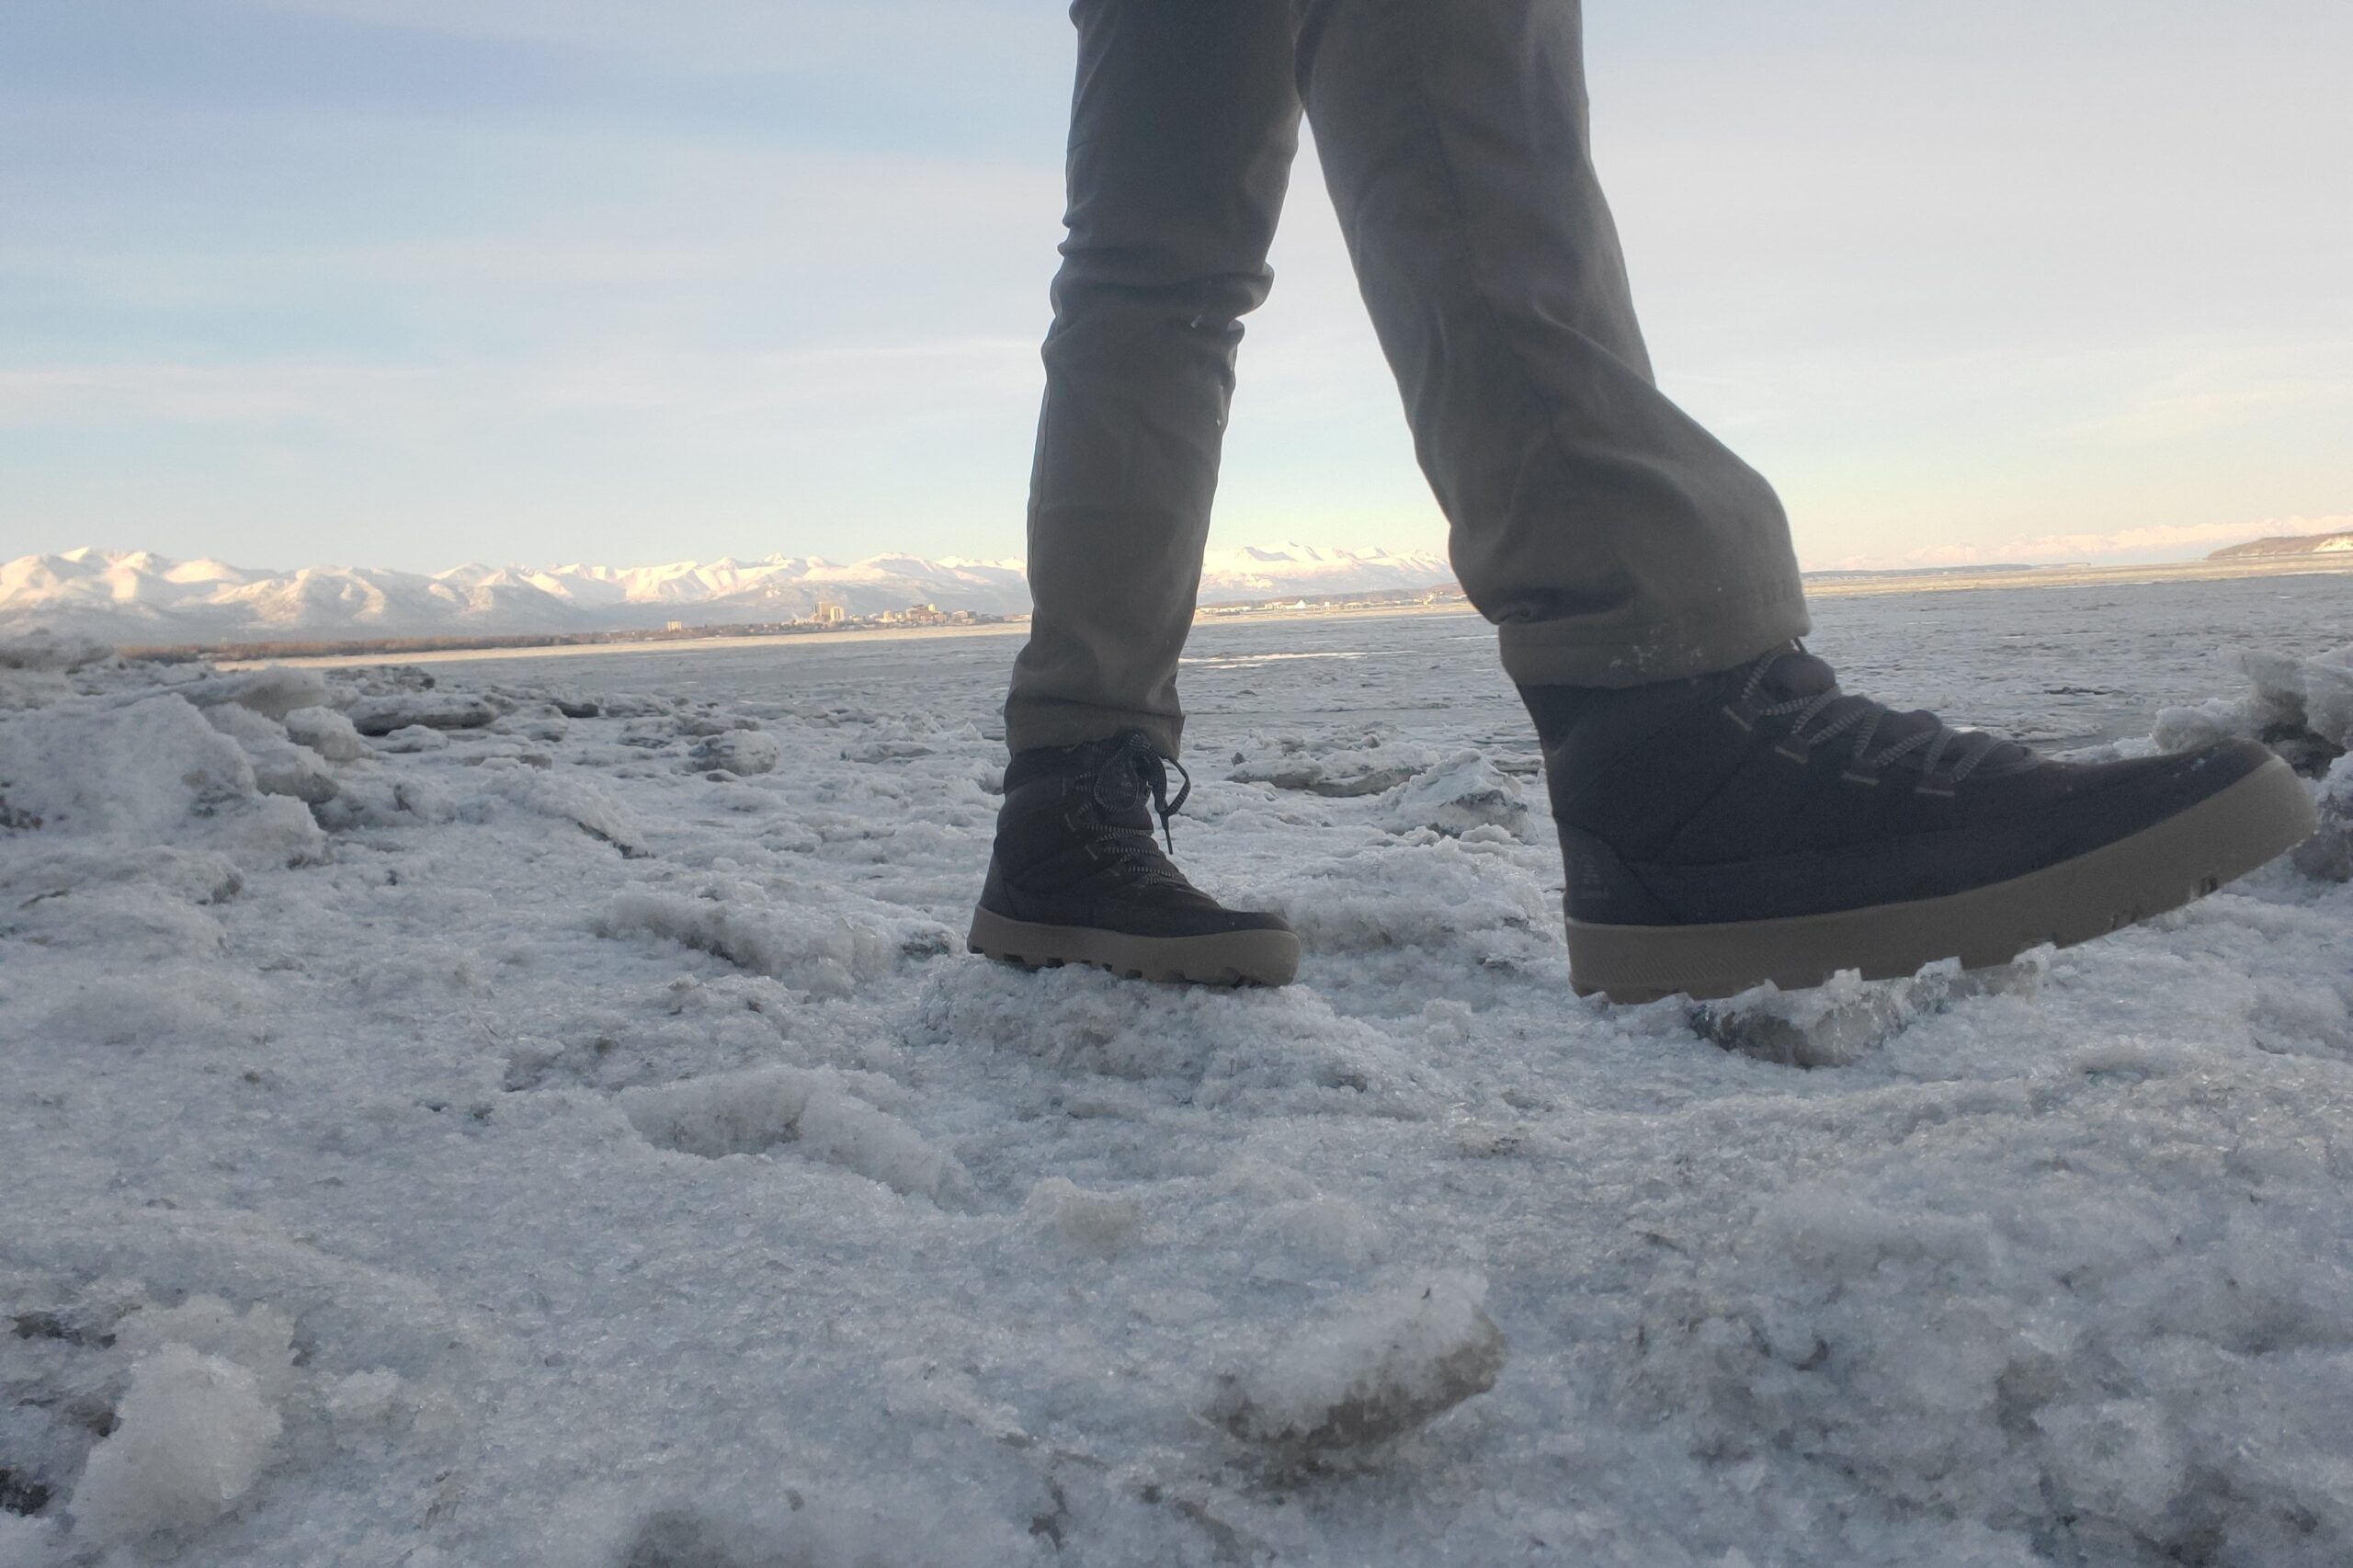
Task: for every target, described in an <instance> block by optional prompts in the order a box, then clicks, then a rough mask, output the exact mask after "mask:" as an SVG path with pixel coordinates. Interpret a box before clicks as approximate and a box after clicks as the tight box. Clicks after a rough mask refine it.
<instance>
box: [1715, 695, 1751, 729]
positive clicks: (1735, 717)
mask: <svg viewBox="0 0 2353 1568" xmlns="http://www.w3.org/2000/svg"><path fill="white" fill-rule="evenodd" d="M1723 715H1724V717H1725V718H1727V719H1729V720H1731V721H1732V722H1733V723H1735V724H1737V725H1739V726H1740V727H1741V728H1742V729H1744V730H1753V729H1755V728H1756V720H1754V719H1751V718H1750V717H1749V716H1748V715H1747V714H1745V713H1743V712H1742V711H1741V710H1739V709H1737V708H1734V707H1733V705H1732V704H1731V703H1729V702H1727V703H1725V704H1724V708H1723Z"/></svg>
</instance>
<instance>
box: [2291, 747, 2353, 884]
mask: <svg viewBox="0 0 2353 1568" xmlns="http://www.w3.org/2000/svg"><path fill="white" fill-rule="evenodd" d="M2318 804H2319V807H2320V826H2319V827H2318V828H2316V829H2314V830H2313V835H2312V836H2311V837H2310V838H2307V839H2305V840H2304V841H2303V842H2302V844H2299V845H2297V846H2296V847H2295V849H2294V850H2293V851H2291V852H2290V856H2289V859H2290V864H2292V865H2293V866H2294V867H2295V868H2296V869H2298V870H2299V871H2302V872H2303V874H2304V875H2306V876H2308V877H2319V878H2321V879H2322V880H2323V881H2332V882H2344V881H2353V753H2348V754H2347V755H2346V756H2340V757H2338V758H2337V759H2336V762H2334V763H2332V764H2331V765H2330V766H2329V769H2328V777H2327V778H2325V779H2323V780H2322V782H2321V787H2320V800H2319V801H2318Z"/></svg>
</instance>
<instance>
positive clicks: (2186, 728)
mask: <svg viewBox="0 0 2353 1568" xmlns="http://www.w3.org/2000/svg"><path fill="white" fill-rule="evenodd" d="M2238 665H2239V668H2240V670H2241V671H2243V672H2244V673H2245V676H2246V677H2247V679H2248V681H2249V682H2250V684H2251V685H2252V687H2253V689H2252V690H2251V691H2249V692H2247V693H2246V694H2245V696H2242V697H2238V698H2235V699H2219V698H2218V699H2214V700H2212V701H2209V702H2205V703H2201V704H2200V705H2198V706H2196V707H2191V708H2166V709H2162V710H2159V712H2158V714H2157V721H2156V727H2155V729H2154V732H2153V733H2152V737H2151V738H2152V739H2153V740H2154V742H2155V743H2156V745H2157V748H2158V749H2159V750H2161V751H2188V750H2190V749H2192V748H2194V747H2197V746H2201V745H2206V744H2211V743H2212V742H2214V741H2218V740H2228V739H2231V738H2234V737H2243V738H2246V739H2252V740H2259V741H2261V742H2263V743H2264V744H2266V745H2268V746H2269V747H2271V749H2272V750H2274V751H2276V752H2278V753H2279V755H2280V756H2284V757H2286V758H2287V759H2288V761H2289V762H2290V764H2291V765H2292V766H2293V767H2295V769H2296V771H2297V772H2299V773H2302V774H2306V775H2316V774H2319V773H2321V772H2324V771H2325V770H2326V768H2327V767H2328V766H2329V764H2331V763H2332V762H2335V761H2336V759H2337V758H2338V757H2339V756H2344V755H2345V753H2346V752H2347V750H2353V645H2348V646H2347V647H2343V648H2338V649H2336V650H2335V651H2333V652H2331V653H2323V654H2322V655H2320V656H2319V657H2318V658H2314V659H2304V658H2298V657H2294V656H2292V655H2289V654H2281V653H2243V654H2241V655H2240V656H2239V659H2238Z"/></svg>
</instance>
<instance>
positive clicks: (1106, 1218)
mask: <svg viewBox="0 0 2353 1568" xmlns="http://www.w3.org/2000/svg"><path fill="white" fill-rule="evenodd" d="M1022 1208H1023V1209H1024V1210H1026V1211H1027V1212H1028V1213H1029V1216H1030V1218H1031V1219H1033V1220H1035V1221H1038V1222H1039V1223H1040V1225H1042V1226H1043V1227H1044V1228H1045V1229H1046V1230H1047V1231H1048V1232H1050V1233H1051V1234H1052V1235H1053V1236H1054V1238H1055V1239H1056V1240H1058V1241H1060V1242H1062V1243H1063V1244H1064V1245H1066V1246H1070V1247H1073V1248H1075V1249H1076V1250H1078V1251H1080V1252H1084V1253H1091V1254H1093V1255H1094V1256H1097V1257H1116V1256H1119V1255H1120V1253H1122V1252H1125V1251H1126V1250H1127V1248H1128V1245H1129V1244H1130V1243H1131V1242H1133V1241H1134V1240H1135V1239H1136V1236H1137V1235H1138V1234H1139V1233H1141V1232H1142V1230H1143V1205H1142V1204H1141V1203H1138V1202H1137V1201H1136V1200H1135V1199H1132V1198H1131V1197H1128V1196H1127V1195H1126V1194H1124V1193H1115V1192H1089V1191H1088V1190H1087V1189H1086V1188H1085V1187H1081V1186H1079V1185H1078V1184H1077V1183H1076V1182H1074V1181H1073V1180H1071V1179H1070V1178H1069V1177H1068V1176H1048V1177H1046V1178H1045V1179H1044V1180H1042V1181H1040V1182H1039V1183H1037V1184H1036V1185H1035V1186H1033V1187H1030V1189H1029V1198H1028V1199H1027V1200H1025V1201H1024V1202H1023V1204H1022Z"/></svg>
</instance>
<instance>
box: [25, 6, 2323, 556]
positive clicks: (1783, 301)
mask: <svg viewBox="0 0 2353 1568" xmlns="http://www.w3.org/2000/svg"><path fill="white" fill-rule="evenodd" d="M1433 3H1436V0H1433ZM2348 13H2353V7H2348V6H2343V5H2341V4H2335V3H2331V4H2322V3H2319V0H2243V3H2242V4H2239V5H2235V6H2212V5H2211V4H2208V5H2188V4H2180V3H2177V0H2135V3H2125V0H2070V3H2069V4H2067V5H2064V6H2053V5H2051V4H2049V3H2048V0H2037V3H2033V4H2029V3H2025V0H1985V3H1984V4H1981V5H1978V6H1917V5H1901V6H1890V5H1887V4H1884V3H1883V0H1881V3H1865V0H1792V3H1790V4H1786V5H1779V6H1757V5H1755V4H1753V0H1749V3H1742V0H1592V3H1591V4H1590V5H1588V6H1587V27H1588V41H1589V46H1590V50H1591V59H1590V74H1591V76H1592V82H1593V91H1594V100H1595V116H1596V142H1597V161H1598V162H1599V164H1600V165H1601V169H1602V174H1603V176H1604V179H1605V182H1606V183H1607V185H1608V187H1609V189H1610V191H1611V193H1612V197H1613V199H1614V201H1615V203H1616V205H1617V208H1618V211H1619V216H1620V225H1621V228H1622V229H1623V231H1624V233H1625V236H1626V241H1627V246H1628V251H1629V256H1630V259H1631V265H1632V267H1633V273H1634V283H1635V292H1636V298H1637V301H1638V302H1639V303H1640V305H1641V307H1642V309H1643V316H1644V320H1645V324H1646V326H1647V328H1648V331H1649V334H1650V336H1651V339H1652V346H1653V350H1654V358H1656V360H1657V362H1658V365H1659V369H1660V372H1661V379H1662V381H1664V382H1665V385H1666V387H1667V388H1668V390H1669V391H1670V392H1672V393H1673V394H1674V395H1675V396H1677V398H1678V399H1679V400H1681V401H1682V402H1683V403H1685V404H1686V405H1687V406H1688V407H1690V408H1691V409H1692V410H1693V411H1694V412H1695V413H1697V414H1699V415H1700V416H1701V417H1702V418H1703V419H1705V420H1707V421H1708V422H1709V423H1710V424H1711V425H1712V426H1714V427H1715V428H1717V429H1718V431H1719V432H1720V433H1721V434H1722V435H1723V436H1724V437H1726V438H1727V439H1728V440H1730V441H1731V442H1732V443H1733V445H1734V446H1735V447H1736V448H1738V449H1740V450H1741V451H1742V452H1743V453H1744V454H1745V455H1746V456H1748V457H1749V458H1750V459H1751V460H1753V461H1755V462H1756V463H1757V465H1758V466H1759V467H1761V468H1763V469H1764V470H1765V471H1766V472H1768V474H1769V475H1771V476H1772V477H1773V478H1774V479H1775V481H1776V482H1777V483H1779V485H1780V487H1781V489H1782V491H1783V494H1784V495H1785V497H1786V499H1787V500H1788V502H1789V505H1790V512H1791V515H1792V518H1793V521H1794V524H1795V527H1796V529H1797V535H1798V540H1799V546H1800V551H1801V553H1802V556H1803V558H1804V559H1805V561H1806V562H1807V563H1808V564H1809V565H1834V564H1848V563H1860V562H1870V563H1902V562H1938V561H1964V560H1970V559H1981V560H1994V559H2019V558H2024V557H2033V556H2040V557H2042V558H2075V557H2079V556H2083V555H2088V554H2093V553H2107V552H2123V553H2127V554H2139V555H2168V554H2170V555H2181V554H2189V553H2197V552H2200V551H2203V550H2205V549H2207V548H2211V545H2212V544H2215V543H2222V542H2228V541H2229V540H2232V539H2235V538H2240V537H2245V536H2246V535H2248V534H2251V533H2254V532H2257V531H2263V530H2264V529H2265V528H2282V529H2287V528H2298V529H2301V528H2314V527H2319V526H2322V525H2323V524H2324V523H2325V522H2329V521H2331V520H2334V521H2335V523H2336V526H2344V527H2353V516H2348V514H2353V459H2348V457H2347V453H2348V452H2353V96H2348V95H2347V92H2346V89H2345V83H2346V80H2347V74H2348V71H2353V19H2348ZM1069 65H1070V29H1069V25H1068V22H1067V20H1066V19H1065V17H1063V14H1062V11H1061V10H1060V8H1059V7H1058V6H1056V5H1054V4H1052V3H1051V0H1036V3H1029V0H1019V3H1017V0H671V3H670V4H667V5H665V6H644V5H642V4H634V3H630V4H625V3H622V0H13V3H12V4H10V5H8V6H6V8H5V9H0V558H6V557H8V556H13V555H17V554H21V553H24V552H27V551H37V550H57V549H63V548H66V547H69V546H72V545H75V544H82V543H98V544H106V545H111V546H115V547H119V548H147V549H153V550H158V551H163V552H165V553H166V554H173V555H196V554H209V555H215V556H220V557H222V558H225V559H228V560H232V561H235V562H241V563H250V564H263V565H279V566H292V565H299V564H305V563H316V562H370V563H379V564H384V565H392V566H401V567H408V568H419V569H432V568H438V567H440V566H444V565H448V564H451V563H454V562H459V561H461V560H467V559H485V560H494V561H500V562H506V561H516V562H533V563H545V562H557V561H568V560H577V559H587V560H596V561H606V562H649V561H659V560H672V559H679V558H684V557H703V558H708V557H712V556H717V555H721V554H729V553H733V554H737V555H760V554H767V553H770V552H774V551H784V552H787V553H794V554H800V553H819V554H825V555H831V556H835V557H854V556H858V555H863V554H870V553H875V552H877V551H883V550H909V551H916V552H919V553H924V554H929V555H948V554H955V555H965V556H989V557H994V556H1004V555H1013V554H1018V553H1019V552H1020V550H1021V507H1022V500H1023V495H1024V493H1025V490H1026V483H1027V470H1028V460H1029V444H1030V425H1031V421H1032V418H1033V415H1034V412H1035V407H1036V400H1037V393H1038V389H1039V383H1040V372H1039V370H1038V365H1037V355H1036V343H1037V339H1038V337H1039V335H1040V333H1041V332H1042V331H1043V329H1044V325H1045V318H1046V302H1045V301H1046V282H1047V279H1048V277H1049V275H1050V273H1051V266H1052V261H1053V256H1052V247H1053V244H1054V243H1055V241H1056V240H1057V238H1058V237H1059V233H1060V225H1059V219H1060V166H1061V150H1062V140H1063V123H1062V119H1063V109H1064V107H1065V104H1066V101H1067V94H1068V75H1069ZM1275 265H1276V270H1277V276H1278V280H1277V284H1276V289H1275V294H1274V298H1273V300H1272V301H1270V302H1269V304H1268V305H1267V308H1266V310H1265V311H1263V312H1261V313H1260V314H1259V315H1258V316H1256V317H1255V318H1253V321H1252V324H1251V331H1250V336H1249V338H1248V341H1247V342H1246V343H1245V347H1244V350H1243V367H1242V377H1243V387H1242V392H1241V394H1240V396H1239V398H1238V400H1237V403H1236V408H1235V417H1234V426H1233V433H1232V436H1231V438H1230V441H1229V446H1228V465H1227V476H1226V480H1225V483H1224V489H1223V494H1222V497H1221V502H1220V511H1219V520H1218V526H1217V529H1216V534H1215V540H1214V542H1217V543H1220V544H1227V545H1233V544H1243V543H1263V542H1271V541H1275V540H1293V539H1296V540H1306V541H1308V542H1313V543H1321V544H1338V545H1349V546H1357V547H1363V546H1369V545H1389V546H1392V547H1403V546H1413V545H1424V544H1436V543H1438V541H1439V540H1440V538H1441V536H1442V528H1441V525H1440V523H1439V521H1438V517H1437V513H1436V510H1435V508H1434V507H1433V506H1431V504H1430V502H1429V500H1428V496H1427V491H1426V489H1425V488H1424V486H1423V485H1422V483H1421V480H1420V478H1419V476H1418V474H1417V473H1416V472H1415V469H1414V466H1413V462H1412V458H1411V454H1410V451H1409V449H1408V447H1407V443H1406V438H1405V434H1404V424H1403V420H1402V418H1401V416H1400V415H1399V414H1398V412H1397V408H1396V403H1395V398H1394V394H1393V392H1392V391H1391V389H1390V387H1389V385H1388V383H1387V379H1386V373H1385V370H1384V369H1383V368H1382V366H1381V360H1380V357H1379V353H1378V350H1377V348H1376V347H1375V346H1374V344H1373V341H1372V337H1371V334H1370V329H1369V328H1368V327H1367V326H1366V324H1364V321H1363V317H1362V309H1361V306H1360V305H1359V304H1358V300H1357V297H1356V292H1355V288H1354V285H1353V283H1352V281H1351V280H1350V278H1349V277H1348V274H1347V266H1346V262H1345V258H1344V257H1343V256H1342V254H1341V250H1340V244H1339V239H1338V235H1337V233H1336V229H1335V227H1334V225H1333V222H1332V220H1331V216H1330V211H1329V204H1328V201H1327V200H1326V199H1325V197H1324V191H1323V188H1322V186H1321V183H1320V181H1319V180H1318V179H1317V178H1316V177H1315V174H1314V169H1313V159H1312V157H1311V158H1304V159H1302V165H1301V168H1300V176H1299V179H1298V181H1297V182H1296V184H1295V186H1294V190H1293V195H1292V199H1291V205H1290V211H1289V214H1288V217H1287V220H1286V224H1285V229H1284V233H1283V234H1282V237H1281V239H1280V241H1279V244H1278V248H1277V252H1276V256H1275Z"/></svg>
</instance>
